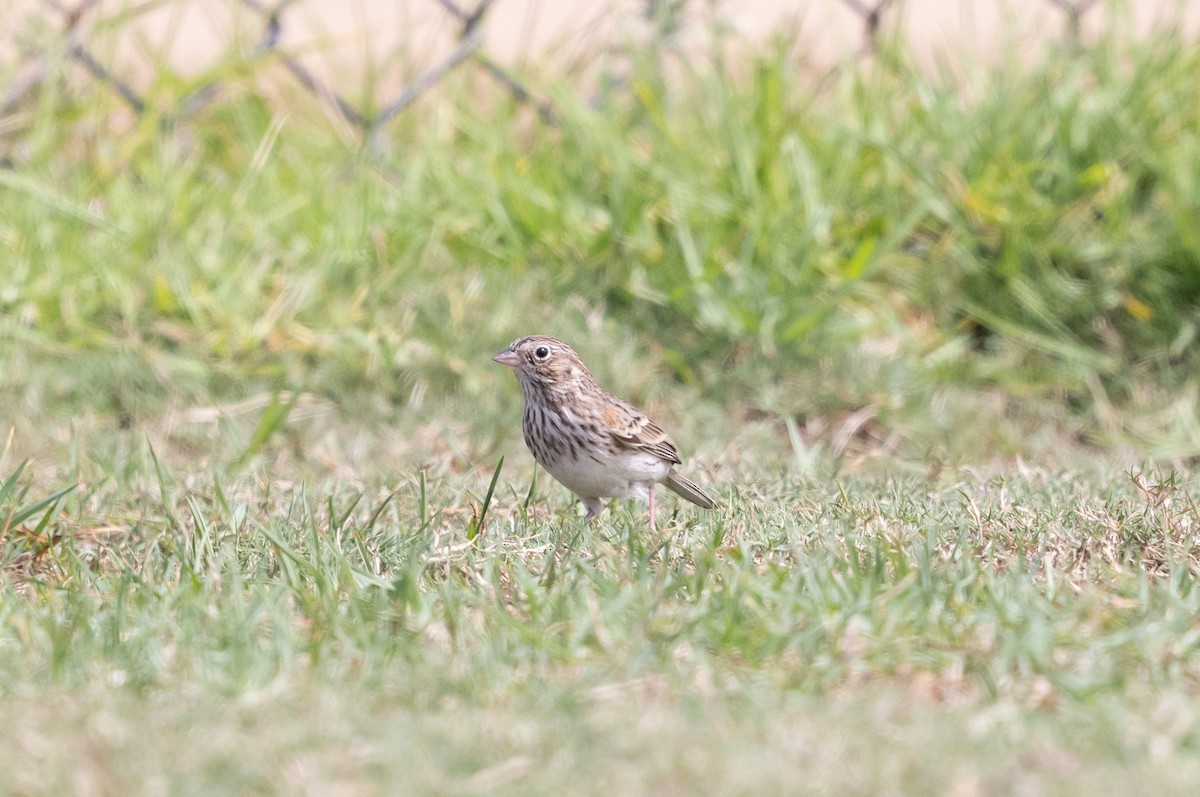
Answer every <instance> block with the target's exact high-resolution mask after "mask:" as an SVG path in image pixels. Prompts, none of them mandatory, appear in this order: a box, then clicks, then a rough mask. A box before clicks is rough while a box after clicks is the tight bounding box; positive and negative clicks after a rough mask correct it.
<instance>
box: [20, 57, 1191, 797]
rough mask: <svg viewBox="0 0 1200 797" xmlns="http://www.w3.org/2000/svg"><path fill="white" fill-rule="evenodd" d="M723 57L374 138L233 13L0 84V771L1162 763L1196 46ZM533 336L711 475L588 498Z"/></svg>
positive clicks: (593, 788) (583, 774)
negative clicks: (533, 424) (71, 66)
mask: <svg viewBox="0 0 1200 797" xmlns="http://www.w3.org/2000/svg"><path fill="white" fill-rule="evenodd" d="M726 56H727V57H726V58H724V59H723V60H721V61H716V60H714V61H710V62H705V63H704V64H702V65H698V66H692V67H688V66H685V65H681V64H677V63H671V62H670V61H669V59H667V63H664V61H663V59H648V60H647V61H646V62H645V63H635V64H634V65H633V67H632V71H631V73H630V79H629V81H628V83H627V84H626V85H625V86H624V87H622V88H620V89H619V90H618V89H609V90H606V91H605V92H601V93H600V94H598V95H597V96H596V97H595V98H591V99H586V100H585V99H583V98H581V97H580V94H581V93H582V91H583V90H582V89H580V88H579V87H578V86H577V85H573V84H570V83H566V82H564V83H562V84H557V85H556V84H541V85H539V86H538V88H539V90H540V91H542V92H544V93H546V94H548V95H550V96H552V97H553V99H554V102H555V108H556V112H557V117H558V118H557V123H556V124H549V123H547V122H545V121H542V120H539V119H537V118H536V117H535V115H534V114H532V113H531V112H530V111H529V109H527V108H524V107H522V106H520V105H517V104H512V103H509V102H507V101H505V100H503V99H499V100H494V101H492V102H490V103H489V104H488V105H487V106H486V107H481V105H480V103H478V102H476V99H477V98H478V96H479V91H478V86H475V85H472V84H471V81H470V79H469V78H465V77H462V76H459V77H458V78H456V80H454V81H451V82H450V83H448V84H446V85H445V86H443V87H441V88H440V89H439V92H438V94H437V95H436V96H434V97H431V98H429V99H427V100H425V101H423V102H422V105H421V106H420V107H419V108H418V109H417V110H415V111H413V112H411V113H409V114H407V115H405V116H403V117H401V118H400V119H398V120H397V121H396V123H395V124H394V125H393V126H392V127H390V128H389V129H388V135H387V136H386V137H382V138H380V139H379V140H378V141H376V142H375V143H374V145H373V146H365V145H362V144H361V142H358V141H356V140H354V139H352V138H350V137H347V136H345V135H343V132H344V131H343V130H342V129H341V128H340V126H338V125H337V124H336V123H331V122H330V120H329V119H328V117H327V116H325V114H324V112H323V111H322V109H321V108H320V106H319V104H318V103H316V102H315V101H313V100H312V99H311V98H308V97H306V96H305V95H303V94H295V95H289V94H287V93H286V92H285V93H283V94H279V93H273V94H272V95H271V97H272V98H271V99H267V98H266V97H265V96H263V94H261V93H260V91H259V88H260V87H259V85H258V84H257V83H256V81H255V79H254V75H255V74H256V69H258V68H260V67H261V66H262V65H261V64H257V63H255V62H253V61H247V60H246V57H245V56H244V55H240V54H238V53H232V52H231V54H230V56H229V61H228V64H227V65H225V66H224V67H223V68H222V70H219V72H218V73H217V74H216V75H214V76H216V77H220V78H223V79H224V80H225V83H224V85H225V90H224V92H223V93H222V94H221V95H220V98H219V99H218V101H217V102H215V103H213V104H211V105H209V106H206V107H205V108H203V109H201V110H200V111H199V112H198V113H197V114H196V115H194V116H192V117H190V118H188V119H184V120H180V119H176V118H174V117H173V109H174V107H175V106H174V103H175V101H176V100H178V99H179V98H180V96H182V95H186V94H187V93H188V92H189V91H190V90H191V89H192V88H194V86H192V85H191V83H189V82H187V81H185V80H182V79H181V78H180V77H179V76H177V75H172V74H171V73H169V72H164V73H163V74H162V76H160V77H158V78H156V80H158V81H159V83H156V84H155V85H154V86H153V87H152V89H153V90H152V91H150V92H149V96H150V97H151V98H152V100H153V102H151V103H150V105H149V107H148V111H147V114H146V116H145V117H143V118H141V119H138V120H134V121H132V122H131V121H130V120H129V119H128V118H127V117H124V116H122V114H121V113H120V109H119V101H118V100H116V99H114V98H112V97H110V96H108V95H107V94H105V93H104V91H103V90H102V89H99V88H97V87H95V86H83V87H80V86H76V85H72V84H71V83H70V82H69V81H67V80H66V79H64V80H62V81H50V82H48V83H47V84H46V85H45V87H44V88H43V90H42V91H41V92H39V93H38V94H36V95H31V96H30V97H28V98H26V101H25V102H24V104H23V105H22V106H21V108H20V109H19V111H18V113H16V114H15V115H13V116H11V117H9V119H8V120H6V122H5V124H4V126H3V129H2V131H0V148H3V152H2V153H0V154H2V155H3V157H4V158H5V159H6V160H5V163H6V164H7V165H6V166H5V168H4V169H3V170H0V186H2V187H3V190H0V241H3V245H4V249H5V251H6V252H7V254H6V268H7V272H6V277H5V281H4V284H3V285H0V341H2V342H3V345H2V346H0V374H3V378H2V379H0V419H2V423H3V428H5V430H6V431H7V433H8V434H7V439H6V442H5V444H4V445H3V447H2V448H0V565H2V566H3V569H2V571H0V572H2V575H0V684H2V686H0V749H3V750H5V751H6V752H5V759H6V766H5V767H4V768H3V771H0V793H13V794H39V793H47V794H49V793H64V792H116V793H131V794H143V793H145V794H150V793H164V792H165V793H198V794H199V793H204V794H210V793H214V792H216V793H280V792H282V793H320V794H328V793H339V794H340V793H345V794H362V793H395V792H408V791H418V792H431V793H455V794H459V793H464V792H485V791H487V792H492V791H495V792H508V793H514V794H530V793H535V794H536V793H563V792H564V791H569V792H580V791H582V792H588V793H591V792H595V793H600V792H605V793H613V792H619V793H662V792H675V793H689V792H698V791H699V792H719V793H752V792H753V793H762V792H768V793H772V792H773V793H788V794H793V793H813V794H817V793H838V794H879V793H906V794H907V793H912V794H928V793H953V794H1008V793H1012V792H1030V793H1044V794H1074V793H1079V792H1081V791H1087V792H1089V793H1098V794H1118V793H1129V792H1130V791H1133V790H1137V791H1150V790H1154V791H1158V792H1162V793H1167V794H1173V793H1177V794H1185V793H1190V791H1191V784H1194V783H1195V782H1196V780H1197V777H1198V776H1200V771H1198V770H1200V755H1198V754H1197V751H1198V748H1200V725H1198V724H1197V722H1196V720H1195V717H1196V716H1198V715H1200V713H1198V711H1197V709H1198V708H1200V692H1198V690H1197V683H1198V682H1200V681H1198V675H1200V671H1198V668H1200V651H1198V649H1197V648H1198V646H1200V634H1198V633H1197V630H1196V622H1195V617H1196V615H1197V611H1198V610H1200V590H1198V588H1197V583H1198V582H1197V568H1198V567H1200V547H1198V544H1197V542H1196V524H1197V522H1198V520H1200V513H1198V512H1197V508H1196V500H1197V495H1198V494H1200V493H1198V487H1200V484H1198V483H1197V481H1196V477H1195V476H1194V474H1193V473H1192V472H1191V469H1190V465H1191V464H1193V462H1194V459H1195V456H1196V453H1197V450H1198V448H1200V416H1198V415H1197V411H1196V406H1197V405H1196V401H1195V396H1196V391H1197V382H1196V377H1195V373H1196V365H1197V363H1196V358H1195V355H1194V353H1193V349H1194V346H1193V345H1192V344H1193V343H1194V337H1195V334H1196V326H1197V323H1200V315H1198V313H1197V307H1198V306H1200V302H1198V301H1197V300H1198V299H1200V295H1198V292H1197V291H1198V286H1200V283H1198V282H1197V281H1196V274H1197V273H1200V271H1198V266H1200V244H1198V242H1197V240H1196V238H1195V234H1194V230H1193V227H1194V225H1193V224H1192V221H1193V220H1194V218H1195V217H1196V215H1197V211H1200V206H1198V205H1197V201H1198V199H1197V195H1196V192H1195V186H1196V185H1197V184H1200V182H1198V181H1197V180H1195V179H1191V178H1192V177H1193V176H1195V168H1196V166H1195V165H1196V163H1197V162H1200V160H1198V159H1197V158H1196V157H1195V155H1196V152H1195V148H1196V143H1197V141H1196V137H1195V134H1194V132H1193V131H1194V130H1196V129H1200V104H1198V103H1197V101H1196V94H1195V80H1194V75H1195V74H1196V72H1197V69H1198V67H1200V64H1197V51H1196V49H1195V46H1194V44H1191V43H1189V42H1186V41H1184V40H1182V39H1181V38H1179V37H1177V36H1171V35H1169V34H1164V35H1163V36H1160V37H1159V38H1158V39H1156V40H1155V42H1154V46H1152V47H1151V46H1141V45H1137V44H1128V43H1119V42H1117V41H1115V40H1100V41H1097V42H1095V43H1093V44H1090V45H1088V46H1085V47H1082V48H1081V49H1079V50H1078V51H1075V52H1066V53H1064V52H1056V53H1048V54H1047V55H1046V56H1045V57H1044V58H1043V59H1042V60H1041V61H1038V62H1034V63H1029V62H1015V61H1014V62H1013V63H1011V64H1008V65H1005V66H998V67H989V68H983V67H979V68H974V67H972V68H970V69H967V70H966V72H965V73H958V74H951V73H950V72H947V73H946V74H936V73H933V74H931V73H930V72H928V71H923V70H921V69H918V68H916V67H914V66H912V65H910V64H908V63H907V61H906V58H905V55H904V53H903V51H902V50H896V51H889V52H885V53H884V54H883V55H882V56H881V57H879V58H877V59H875V60H874V61H873V62H871V63H870V64H868V65H866V66H858V67H846V68H845V69H843V70H840V71H838V72H837V73H834V74H833V75H832V76H830V77H829V78H828V79H827V80H825V81H823V82H820V83H818V82H817V81H816V80H814V79H812V78H811V77H810V76H807V75H805V74H804V73H802V72H799V71H797V70H796V69H795V68H794V65H793V64H794V61H793V57H792V56H791V55H790V54H789V53H788V52H787V51H786V50H785V49H783V48H782V47H780V48H775V49H768V50H766V51H765V52H763V53H761V54H760V55H758V56H757V57H755V58H754V59H753V61H752V62H750V63H746V62H744V61H743V62H741V63H740V64H739V65H738V66H737V68H733V67H730V66H729V63H730V59H732V58H733V56H730V55H729V54H726ZM597 109H598V110H597ZM531 319H536V321H531ZM531 324H534V325H535V326H536V327H537V329H536V330H534V329H531V326H530V325H531ZM531 331H543V332H549V333H555V334H558V335H560V336H562V337H565V338H567V339H569V340H571V341H573V342H575V343H577V344H578V348H579V349H580V350H581V352H582V354H583V356H584V358H585V360H586V361H587V362H588V363H589V364H591V365H592V366H593V368H594V370H595V371H596V373H597V375H598V377H599V378H600V380H601V382H602V383H603V384H605V385H606V386H608V387H610V388H611V389H613V390H614V391H615V392H618V393H620V394H622V395H624V396H626V397H628V398H630V399H632V400H634V401H635V402H636V403H638V404H639V405H641V406H644V407H646V408H648V409H649V410H650V411H651V414H652V415H654V417H656V419H658V420H660V421H661V422H662V423H663V425H664V426H665V427H666V428H668V429H670V430H671V432H672V434H673V436H674V437H675V439H676V440H677V442H679V443H680V445H681V448H682V449H683V450H684V451H685V453H686V454H687V455H688V456H689V464H688V465H687V466H686V467H687V470H688V471H689V472H690V473H691V474H692V475H695V476H696V477H697V478H698V479H699V480H700V481H701V482H703V483H704V484H705V485H707V486H710V487H711V488H712V489H713V490H714V491H715V492H716V493H717V494H719V495H720V496H721V498H722V501H723V502H724V507H723V508H722V509H720V510H718V511H715V512H711V513H703V512H699V511H697V510H694V509H692V508H690V507H682V506H679V505H678V504H677V503H676V502H675V500H674V499H673V498H667V499H665V506H663V507H661V508H660V511H661V513H662V514H661V515H660V518H659V519H660V522H662V528H661V529H660V532H659V533H658V534H657V535H656V536H651V535H648V534H647V532H646V531H645V528H646V524H645V514H644V510H641V509H639V508H634V507H628V506H623V505H615V506H614V507H612V508H611V509H610V510H609V511H608V512H606V513H605V514H604V515H603V516H602V518H601V520H600V521H599V522H598V523H594V524H584V523H583V522H582V519H581V518H580V517H579V515H578V514H577V513H576V511H575V507H574V506H573V504H572V502H571V500H570V498H569V496H568V495H567V494H566V493H565V492H564V491H563V490H562V489H561V488H559V487H558V486H557V485H554V484H553V483H552V482H551V481H550V480H549V479H548V478H547V477H546V476H545V474H544V473H535V471H534V469H533V467H532V463H531V460H530V458H529V455H528V453H527V452H526V451H525V450H524V448H523V446H522V443H521V440H520V436H519V434H518V433H517V423H518V421H517V419H518V417H519V412H520V409H519V402H520V397H519V391H518V390H517V388H516V385H515V384H514V383H513V380H512V378H511V376H510V375H509V374H507V373H506V372H505V371H504V370H503V369H500V368H499V367H495V366H493V365H492V364H491V363H490V362H489V358H490V356H491V355H492V354H494V353H495V352H496V351H499V350H500V349H501V348H502V347H503V346H504V345H506V344H507V343H508V342H509V341H510V340H511V339H512V338H514V337H516V336H517V335H518V334H523V333H527V332H531ZM23 463H24V464H23Z"/></svg>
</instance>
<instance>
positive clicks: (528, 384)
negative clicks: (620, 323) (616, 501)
mask: <svg viewBox="0 0 1200 797" xmlns="http://www.w3.org/2000/svg"><path fill="white" fill-rule="evenodd" d="M492 359H493V360H495V361H496V362H498V363H500V364H501V365H507V366H509V367H510V368H512V369H513V370H514V371H515V372H516V375H517V382H519V383H520V385H521V392H522V394H524V397H525V412H524V414H523V415H522V417H521V428H522V431H523V432H524V435H525V445H526V446H528V448H529V451H530V452H531V453H532V454H533V458H534V459H536V460H537V461H538V464H540V465H541V466H542V467H543V468H545V469H546V471H547V472H548V473H549V474H550V475H551V476H553V477H554V478H555V480H557V481H558V482H559V483H560V484H562V485H563V486H564V487H566V488H567V489H568V490H570V491H571V492H573V493H574V494H575V495H576V496H578V497H579V499H580V501H582V502H583V505H584V507H585V508H586V509H587V518H588V519H589V520H590V519H592V518H594V517H595V516H596V515H598V514H599V513H600V510H601V508H602V507H603V502H602V499H605V498H632V499H636V500H639V501H644V502H646V503H647V504H649V509H650V531H651V532H653V531H655V520H654V489H655V486H656V485H658V484H664V485H666V486H667V487H668V488H670V489H671V490H672V491H673V492H674V493H676V494H677V495H679V496H681V497H682V498H685V499H686V500H688V501H690V502H692V503H693V504H695V505H696V506H699V507H703V508H704V509H716V508H717V506H718V504H717V501H716V500H715V499H714V498H713V497H712V496H710V495H709V494H708V493H706V492H705V491H704V490H702V489H701V488H700V487H699V486H698V485H696V483H695V482H693V481H691V480H690V479H688V478H687V477H685V476H683V475H682V474H681V473H679V472H678V471H677V470H675V466H676V465H679V464H681V462H682V460H680V458H679V449H677V448H676V447H675V443H673V442H672V441H671V438H670V437H668V436H667V433H666V432H664V431H663V430H662V427H660V426H659V425H658V424H656V423H655V422H654V421H652V420H650V419H649V418H648V417H646V415H645V414H644V413H642V412H641V411H640V410H638V409H637V408H636V407H634V406H633V405H632V404H629V403H628V402H626V401H622V400H621V399H619V398H617V397H616V396H614V395H613V394H611V393H609V392H608V391H606V390H604V388H602V387H600V385H599V384H598V383H597V382H596V379H595V377H593V376H592V374H591V372H590V371H589V370H588V369H587V366H586V365H584V364H583V360H582V359H580V357H579V355H578V354H576V353H575V350H574V349H572V348H571V347H570V346H568V345H567V344H566V343H564V342H562V341H561V340H558V339H557V338H551V337H545V336H542V335H530V336H526V337H522V338H517V339H516V340H514V341H513V342H512V344H511V345H509V347H508V348H507V349H505V350H504V351H502V352H500V353H499V354H497V355H496V356H495V357H493V358H492Z"/></svg>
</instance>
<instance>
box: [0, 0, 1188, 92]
mask: <svg viewBox="0 0 1200 797" xmlns="http://www.w3.org/2000/svg"><path fill="white" fill-rule="evenodd" d="M457 4H458V5H459V6H460V7H463V8H473V7H474V5H475V4H474V2H469V1H468V0H457ZM874 4H875V0H871V2H863V3H861V4H860V5H863V6H871V5H874ZM68 5H69V4H68ZM147 5H149V6H152V7H153V6H154V4H145V3H142V2H140V0H101V2H99V3H98V4H97V5H96V6H95V7H94V8H93V9H91V10H90V11H88V12H87V14H86V15H85V17H84V23H83V27H84V29H85V31H86V32H85V34H84V37H85V41H87V42H88V43H89V44H90V45H93V46H94V47H95V48H96V49H97V51H98V52H100V53H102V54H104V55H105V57H106V59H108V60H106V63H111V64H113V66H114V67H115V69H116V70H117V71H118V72H119V73H121V74H128V73H127V72H125V71H124V70H128V69H130V68H132V67H134V66H140V67H143V68H144V67H145V66H147V65H148V64H150V63H152V61H153V56H152V54H159V55H161V56H162V57H165V59H166V61H167V62H168V63H169V64H171V65H172V66H173V67H174V68H176V69H177V70H180V71H181V72H183V73H185V74H198V73H202V72H204V71H205V70H206V69H208V68H211V67H213V66H214V65H217V64H220V63H223V62H225V61H226V59H227V57H228V54H229V52H230V50H231V49H232V50H234V51H237V52H241V53H242V54H248V53H250V52H252V51H253V49H254V47H255V45H256V43H257V42H258V41H259V40H260V38H261V36H262V33H263V30H264V21H263V18H262V17H261V16H260V15H258V14H256V13H254V12H253V11H251V10H250V9H248V8H247V7H246V6H245V5H244V4H243V3H241V2H237V1H236V0H173V1H171V0H168V2H164V3H162V4H160V5H158V7H156V8H154V10H151V11H148V12H145V13H136V12H135V18H136V20H137V21H136V23H135V24H132V25H130V24H120V25H117V26H112V25H111V24H109V23H110V21H111V20H115V19H119V18H120V17H121V16H122V15H123V14H125V13H128V10H129V9H132V8H138V7H145V6H147ZM263 5H264V6H272V5H275V1H274V0H272V2H264V3H263ZM647 5H648V3H647V2H646V0H571V1H570V2H567V1H566V0H496V1H495V2H494V3H493V4H492V7H491V8H490V10H489V11H488V13H487V16H486V18H485V20H484V23H483V26H482V29H481V33H482V44H481V49H482V51H483V52H485V53H486V54H487V55H488V56H489V57H491V58H493V59H494V60H495V61H496V62H498V63H500V64H501V65H504V66H508V67H523V68H527V69H530V70H533V71H546V70H555V69H559V70H564V69H567V68H571V67H576V68H577V67H579V66H589V65H594V64H595V62H596V61H597V58H598V57H599V55H600V54H602V53H604V52H609V51H612V50H614V49H622V48H625V47H628V46H629V45H635V46H636V45H637V44H638V43H639V42H642V43H644V42H645V41H646V40H647V39H648V37H650V36H651V35H652V25H651V24H650V23H649V22H648V21H647V19H646V7H647ZM664 5H665V4H664ZM1124 6H1125V7H1124V8H1121V7H1120V6H1117V7H1110V6H1109V5H1108V4H1105V3H1100V4H1098V5H1097V6H1095V7H1094V8H1092V9H1091V10H1089V11H1088V12H1087V13H1086V14H1084V16H1083V26H1082V29H1083V34H1084V36H1085V37H1086V36H1093V35H1097V34H1099V33H1101V32H1105V31H1113V32H1116V33H1118V34H1120V35H1129V36H1132V37H1135V38H1145V37H1147V36H1150V35H1152V34H1153V32H1154V31H1155V30H1157V29H1158V28H1159V25H1161V23H1162V22H1163V21H1164V20H1171V19H1174V20H1178V21H1179V22H1180V24H1181V25H1182V27H1183V29H1184V30H1185V31H1186V32H1187V33H1188V35H1191V36H1195V35H1197V33H1200V2H1195V0H1134V1H1133V2H1129V3H1127V4H1124ZM6 16H7V18H8V20H10V21H15V23H16V24H13V25H12V26H11V27H9V26H6V27H8V30H9V31H12V33H11V34H9V35H3V34H0V68H3V65H11V64H13V63H14V62H18V63H19V62H20V61H21V60H22V59H25V58H28V57H29V56H28V55H24V56H18V55H17V52H18V50H19V49H21V48H20V47H19V44H18V43H19V42H21V41H23V40H24V41H25V42H26V47H25V49H26V50H28V49H29V47H28V36H26V35H25V34H23V33H22V32H23V31H27V30H30V29H31V28H32V29H37V28H40V29H41V30H42V33H41V34H39V35H37V36H35V37H34V41H35V42H39V41H52V40H53V39H54V37H55V35H56V34H54V33H53V32H54V31H56V30H58V29H60V28H61V27H62V15H61V14H60V13H59V12H57V11H55V10H53V9H52V8H51V7H50V6H49V5H48V4H47V3H46V2H45V1H44V0H10V5H9V11H8V13H7V14H6ZM882 19H883V24H882V26H881V28H880V30H881V32H882V34H883V35H884V36H889V35H896V36H899V37H903V38H904V39H906V40H908V41H909V42H911V43H912V48H913V52H914V54H915V56H916V57H917V59H918V60H920V61H922V62H925V63H929V64H934V63H943V64H944V63H947V62H948V63H950V64H954V63H961V62H964V61H966V60H970V61H972V62H976V61H979V60H981V59H982V60H989V59H997V58H1000V57H1006V56H1007V54H1009V53H1011V52H1013V50H1011V49H1010V48H1009V45H1010V44H1015V45H1016V52H1018V53H1033V52H1036V51H1038V49H1039V48H1040V46H1041V45H1042V44H1044V43H1045V42H1047V41H1057V40H1062V39H1063V36H1064V32H1065V31H1066V29H1067V15H1066V13H1065V12H1064V11H1063V10H1061V9H1060V8H1059V7H1057V6H1056V5H1055V4H1054V3H1053V2H1051V0H897V2H895V3H893V4H892V5H891V6H890V7H889V8H888V9H887V10H886V11H885V12H884V14H883V17H882ZM283 22H284V24H283V27H282V36H281V38H280V45H281V46H282V47H283V48H284V49H286V51H287V52H289V53H291V54H293V55H296V56H298V57H299V59H300V60H301V61H302V62H303V63H304V64H305V65H306V66H307V67H308V68H310V69H312V70H313V71H314V73H316V74H317V76H318V77H321V78H323V79H335V80H338V81H339V82H341V81H350V80H353V81H357V82H358V83H360V84H361V83H362V82H363V81H364V80H373V81H375V82H376V85H377V86H378V88H379V89H381V90H384V91H394V90H395V89H396V88H397V87H398V86H400V85H403V84H405V83H407V82H408V81H410V80H411V79H412V78H413V77H414V76H415V75H417V74H419V73H421V72H422V71H424V70H426V69H428V68H430V67H431V66H433V65H434V64H436V63H438V62H439V61H441V60H442V59H444V58H446V57H447V55H448V54H450V53H451V52H453V50H454V49H455V48H456V47H457V46H458V35H459V31H460V27H461V26H460V23H459V22H458V21H457V20H456V19H455V18H454V17H453V16H452V15H451V14H450V13H449V12H448V11H447V10H446V9H445V8H443V6H442V5H441V4H440V3H438V2H437V1H436V0H298V2H294V3H292V4H291V5H289V6H288V8H287V11H286V12H285V14H284V16H283ZM711 23H716V24H717V25H719V26H721V27H723V28H726V29H730V30H733V31H736V32H737V33H738V34H739V35H741V36H743V37H745V39H746V40H748V41H750V42H760V41H765V40H768V39H770V38H771V37H773V36H784V37H786V38H789V39H793V40H794V41H795V42H796V44H795V45H794V49H795V51H796V52H797V53H798V54H799V55H800V57H801V58H803V60H804V61H805V62H807V63H809V64H811V65H813V66H816V67H821V66H828V65H831V64H834V63H836V62H837V61H838V60H839V59H842V58H845V57H847V56H850V55H852V54H853V53H855V52H856V51H858V50H859V49H860V48H861V47H862V45H863V31H864V21H863V18H862V16H861V15H860V14H858V13H856V12H855V11H854V10H852V9H851V7H850V6H849V5H848V4H847V3H846V2H844V1H843V0H809V1H808V2H805V1H804V0H741V2H736V3H735V2H728V0H725V1H722V0H716V1H715V2H711V3H704V2H692V3H690V4H687V11H686V12H685V13H684V15H683V17H682V25H681V27H680V28H679V30H678V32H677V33H676V34H675V38H674V41H675V43H677V44H678V45H679V46H680V47H681V49H682V51H683V52H688V51H689V48H696V49H697V50H699V49H700V48H701V47H702V45H703V43H704V41H705V39H706V37H707V31H708V30H709V27H710V24H711ZM14 39H15V41H14ZM6 71H7V70H6Z"/></svg>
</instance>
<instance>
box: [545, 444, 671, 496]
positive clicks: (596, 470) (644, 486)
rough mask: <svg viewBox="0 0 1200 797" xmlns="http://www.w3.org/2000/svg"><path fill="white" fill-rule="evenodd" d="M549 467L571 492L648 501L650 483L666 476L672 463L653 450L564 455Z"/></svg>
mask: <svg viewBox="0 0 1200 797" xmlns="http://www.w3.org/2000/svg"><path fill="white" fill-rule="evenodd" d="M542 465H543V467H545V468H546V471H547V472H548V473H549V474H550V475H551V476H553V477H554V478H555V479H556V480H557V481H558V482H559V483H560V484H562V485H563V486H564V487H566V488H567V489H568V490H570V491H571V492H573V493H575V494H576V495H578V496H581V497H584V498H636V499H639V500H642V501H645V500H646V498H647V495H648V493H649V486H650V485H651V484H654V483H655V482H659V481H662V480H663V479H664V478H666V476H667V473H669V472H670V470H671V465H670V463H668V462H664V461H663V460H661V459H659V458H658V457H656V456H654V455H653V454H645V453H633V452H631V453H627V454H624V455H621V456H619V457H608V456H604V455H600V456H599V457H598V458H597V459H593V458H592V457H591V456H588V455H586V454H580V455H578V456H574V457H570V456H567V457H561V458H559V459H557V460H556V461H555V462H554V463H553V464H550V463H545V462H543V463H542Z"/></svg>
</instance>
